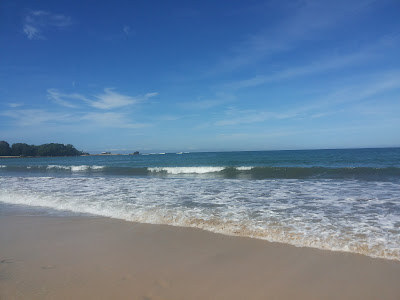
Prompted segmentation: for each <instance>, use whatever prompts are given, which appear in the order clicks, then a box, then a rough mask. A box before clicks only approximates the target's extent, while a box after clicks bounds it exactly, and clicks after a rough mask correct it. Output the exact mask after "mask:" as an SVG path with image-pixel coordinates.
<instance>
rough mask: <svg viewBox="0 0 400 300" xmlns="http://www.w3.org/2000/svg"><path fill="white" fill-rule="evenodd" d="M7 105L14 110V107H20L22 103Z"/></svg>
mask: <svg viewBox="0 0 400 300" xmlns="http://www.w3.org/2000/svg"><path fill="white" fill-rule="evenodd" d="M7 105H8V106H9V107H12V108H16V107H20V106H23V105H24V104H23V103H15V102H14V103H7Z"/></svg>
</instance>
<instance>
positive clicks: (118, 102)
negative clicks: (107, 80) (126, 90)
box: [47, 88, 158, 110]
mask: <svg viewBox="0 0 400 300" xmlns="http://www.w3.org/2000/svg"><path fill="white" fill-rule="evenodd" d="M47 93H48V97H49V98H50V99H52V100H53V101H54V102H55V103H57V104H59V105H62V106H65V107H69V108H76V107H78V106H77V105H76V104H74V103H71V102H70V101H67V100H81V101H83V102H85V103H86V104H88V105H90V106H92V107H94V108H97V109H104V110H106V109H114V108H119V107H124V106H128V105H133V104H137V103H139V102H141V101H145V100H147V99H149V98H152V97H155V96H157V95H158V93H147V94H145V95H144V96H136V97H131V96H127V95H123V94H120V93H117V92H115V91H114V90H113V89H111V88H106V89H104V93H101V94H98V95H96V96H94V97H91V98H89V97H86V96H84V95H81V94H76V93H74V94H63V93H60V92H59V91H58V90H56V89H48V90H47Z"/></svg>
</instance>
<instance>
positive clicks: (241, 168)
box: [236, 167, 254, 171]
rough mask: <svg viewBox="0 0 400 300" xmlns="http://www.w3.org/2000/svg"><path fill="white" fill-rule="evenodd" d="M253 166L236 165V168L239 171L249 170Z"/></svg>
mask: <svg viewBox="0 0 400 300" xmlns="http://www.w3.org/2000/svg"><path fill="white" fill-rule="evenodd" d="M253 168H254V167H237V168H236V169H237V170H239V171H250V170H251V169H253Z"/></svg>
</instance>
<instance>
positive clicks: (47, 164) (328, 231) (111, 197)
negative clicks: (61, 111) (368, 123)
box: [0, 148, 400, 260]
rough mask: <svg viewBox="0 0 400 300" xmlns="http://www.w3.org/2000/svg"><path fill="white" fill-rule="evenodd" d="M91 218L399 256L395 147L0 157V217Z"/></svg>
mask: <svg viewBox="0 0 400 300" xmlns="http://www.w3.org/2000/svg"><path fill="white" fill-rule="evenodd" d="M15 213H18V214H21V213H22V214H52V215H54V214H55V215H60V216H62V215H71V214H80V215H82V214H83V215H99V216H107V217H112V218H119V219H124V220H128V221H137V222H143V223H156V224H170V225H175V226H187V227H198V228H203V229H205V230H209V231H213V232H220V233H224V234H230V235H240V236H249V237H254V238H261V239H266V240H270V241H277V242H283V243H288V244H293V245H296V246H307V247H316V248H322V249H328V250H336V251H347V252H355V253H361V254H364V255H369V256H374V257H383V258H389V259H397V260H400V148H387V149H352V150H309V151H263V152H261V151H260V152H214V153H213V152H210V153H179V154H177V153H166V154H145V155H135V156H128V155H118V156H88V157H57V158H18V159H0V214H3V215H4V214H15Z"/></svg>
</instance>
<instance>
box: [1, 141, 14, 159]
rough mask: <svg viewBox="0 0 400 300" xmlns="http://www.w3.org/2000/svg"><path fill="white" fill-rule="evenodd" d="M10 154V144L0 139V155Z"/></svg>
mask: <svg viewBox="0 0 400 300" xmlns="http://www.w3.org/2000/svg"><path fill="white" fill-rule="evenodd" d="M9 155H11V148H10V144H9V143H7V142H6V141H0V156H9Z"/></svg>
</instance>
